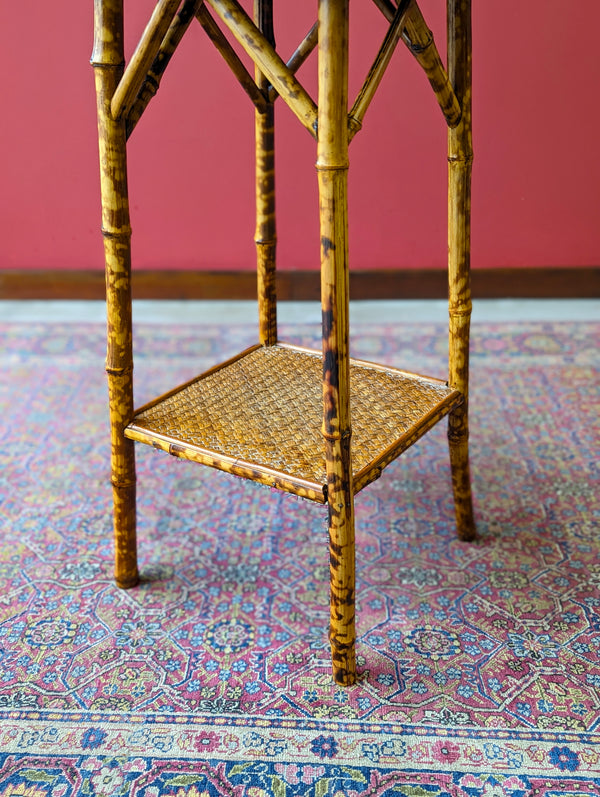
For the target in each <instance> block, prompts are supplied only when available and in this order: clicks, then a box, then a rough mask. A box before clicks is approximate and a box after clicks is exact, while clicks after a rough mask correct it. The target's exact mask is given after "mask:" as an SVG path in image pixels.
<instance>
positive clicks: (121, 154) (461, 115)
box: [92, 0, 476, 686]
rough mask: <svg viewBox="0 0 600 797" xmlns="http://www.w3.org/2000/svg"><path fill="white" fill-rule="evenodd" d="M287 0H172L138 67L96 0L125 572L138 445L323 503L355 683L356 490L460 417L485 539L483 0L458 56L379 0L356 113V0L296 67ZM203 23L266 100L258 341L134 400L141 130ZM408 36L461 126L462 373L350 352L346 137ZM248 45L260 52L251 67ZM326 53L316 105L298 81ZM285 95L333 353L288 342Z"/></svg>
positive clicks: (339, 676)
mask: <svg viewBox="0 0 600 797" xmlns="http://www.w3.org/2000/svg"><path fill="white" fill-rule="evenodd" d="M273 1H274V0H254V12H253V18H251V17H250V16H249V15H248V13H246V11H245V10H244V9H243V8H242V6H241V5H240V4H239V2H238V0H158V2H157V3H156V6H155V9H154V11H153V13H152V15H151V18H150V20H149V22H148V25H147V27H146V29H145V31H144V32H143V34H142V37H141V40H140V43H139V44H138V46H137V48H136V49H135V52H134V53H133V55H132V57H131V59H130V61H129V63H128V64H127V65H126V64H125V57H124V46H123V38H124V37H123V3H124V0H93V2H94V49H93V52H92V65H93V67H94V73H95V83H96V96H97V108H98V138H99V154H100V182H101V194H102V234H103V237H104V248H105V259H106V297H107V319H108V325H107V340H108V346H107V359H106V371H107V375H108V392H109V415H110V429H111V474H112V475H111V481H112V486H113V500H114V536H115V579H116V582H117V584H118V585H119V586H120V587H123V588H130V587H133V586H135V585H136V584H137V583H138V581H139V573H138V567H137V543H136V475H135V449H134V443H135V442H142V443H146V444H149V445H152V446H154V447H156V448H159V449H162V450H165V451H167V452H169V453H170V454H172V455H174V456H176V457H182V458H186V459H189V460H193V461H196V462H199V463H201V464H204V465H209V466H211V467H215V468H219V469H221V470H224V471H227V472H230V473H233V474H236V475H238V476H242V477H244V478H248V479H253V480H255V481H258V482H261V483H263V484H267V485H269V486H271V487H274V488H278V489H281V490H284V491H287V492H290V493H294V494H296V495H298V496H302V497H304V498H307V499H309V500H313V501H316V502H319V503H323V504H326V505H327V508H328V515H329V558H330V632H329V638H330V642H331V660H332V672H333V677H334V679H335V681H336V682H337V683H339V684H341V685H344V686H349V685H351V684H353V683H354V682H355V680H356V659H355V645H356V631H355V617H354V603H355V540H354V534H355V531H354V496H355V494H356V493H357V492H358V491H359V490H361V489H363V488H364V487H365V486H366V485H368V484H369V483H370V482H372V481H373V480H374V479H376V478H378V477H379V476H380V475H381V473H382V470H383V469H384V468H385V467H386V466H387V465H389V464H390V463H391V462H392V461H393V460H394V459H395V458H396V457H398V456H399V455H400V454H401V453H402V452H403V451H405V450H406V449H407V448H408V447H409V446H410V445H412V444H413V443H414V442H416V441H417V440H418V439H419V438H420V437H421V436H422V435H423V434H425V433H426V432H427V431H428V430H429V429H431V428H432V427H433V426H434V425H435V424H436V423H438V422H439V421H441V420H442V419H443V418H444V417H446V416H447V417H448V440H449V448H450V465H451V471H452V485H453V492H454V499H455V507H456V522H457V532H458V536H459V538H461V539H463V540H470V539H473V538H474V537H475V535H476V530H475V524H474V519H473V508H472V501H471V488H470V476H469V459H468V379H469V325H470V314H471V298H470V279H469V270H470V179H471V166H472V158H473V156H472V135H471V0H446V2H447V19H448V24H447V43H448V64H447V68H446V67H445V66H444V64H443V63H442V60H441V58H440V55H439V53H438V50H437V48H436V45H435V42H434V39H433V34H432V33H431V31H430V30H429V28H428V26H427V24H426V22H425V20H424V18H423V15H422V13H421V10H420V8H419V6H418V4H417V1H416V0H396V2H392V0H373V2H374V3H375V5H376V6H377V7H378V8H379V9H380V11H381V12H382V14H383V15H384V16H385V18H386V19H387V20H388V23H389V27H388V30H387V33H386V35H385V37H384V40H383V42H382V44H381V47H380V49H379V51H378V52H377V53H376V55H375V58H374V61H373V65H372V67H371V69H370V70H369V72H368V74H367V76H366V78H365V81H364V84H363V86H362V88H361V90H360V91H359V93H358V95H357V97H356V99H355V101H354V103H353V104H352V106H351V107H350V108H349V103H348V53H349V42H348V35H349V33H348V32H349V26H348V12H349V0H319V2H318V18H317V21H316V23H315V24H314V25H313V26H312V27H311V29H310V30H309V31H308V33H306V34H305V35H304V37H303V38H302V39H301V40H300V43H299V45H298V47H297V48H296V50H295V52H294V53H293V54H292V56H291V57H290V58H289V59H288V61H287V62H286V61H284V59H283V58H282V57H281V56H280V55H279V53H278V52H277V49H276V46H275V34H274V30H273ZM365 1H366V0H365ZM209 7H210V10H209ZM194 19H196V20H197V21H198V22H199V24H200V25H201V26H202V28H203V29H204V31H205V32H206V34H207V36H208V39H209V40H210V41H211V42H212V44H213V45H214V46H215V47H216V49H217V50H218V52H219V53H220V54H221V55H222V57H223V59H224V61H225V63H226V64H227V65H228V66H229V68H230V70H231V72H232V74H233V75H234V77H235V78H236V79H237V81H238V82H239V84H240V85H241V87H242V89H243V90H244V92H245V93H246V95H247V96H248V97H249V98H250V100H251V101H252V103H253V104H254V117H255V137H256V231H255V243H256V260H257V297H258V343H257V345H255V346H253V347H251V348H250V349H247V350H245V351H243V352H241V353H240V354H238V355H237V356H235V357H233V358H232V359H230V360H228V361H227V362H225V363H221V364H219V365H216V366H215V367H214V368H212V369H210V370H209V371H207V372H206V373H204V374H201V375H200V376H198V377H196V378H195V379H193V380H191V381H190V382H188V383H186V384H185V385H180V386H179V387H177V388H174V389H173V390H171V391H170V392H168V393H167V394H165V395H163V396H161V397H159V398H157V399H155V400H154V401H152V402H150V403H149V404H147V405H145V406H144V407H141V408H140V409H138V410H134V405H133V348H132V323H131V252H130V238H131V227H130V220H129V201H128V187H127V141H128V139H129V137H130V136H131V134H132V133H133V131H134V129H135V127H136V125H137V124H138V122H139V120H140V119H141V117H142V115H143V113H144V111H145V109H146V108H147V107H148V104H149V103H150V101H151V100H152V97H154V96H155V94H156V92H157V91H158V88H159V86H160V82H161V79H162V76H163V74H164V72H165V70H166V68H167V67H168V64H169V63H170V61H171V58H172V56H173V54H174V52H175V51H176V49H177V47H178V45H179V43H180V42H181V40H182V39H183V37H184V35H185V33H186V31H187V30H188V28H189V26H190V24H192V21H193V20H194ZM222 26H225V28H227V29H228V32H229V34H231V36H232V37H233V39H234V44H235V42H237V45H235V46H234V44H231V43H230V40H229V39H228V38H227V37H226V35H225V34H224V33H223V27H222ZM401 41H402V42H404V44H405V45H406V46H407V47H408V48H409V49H410V51H411V52H412V54H413V55H414V57H415V58H416V60H417V62H418V63H419V64H420V65H421V67H422V68H423V70H424V72H425V74H426V76H427V79H428V80H429V83H430V85H431V87H432V89H433V92H434V96H435V98H436V101H437V103H438V104H439V106H440V108H441V110H442V113H443V116H444V119H445V121H446V124H447V127H448V161H449V170H448V255H449V257H448V285H449V315H450V323H449V342H450V345H449V369H448V379H447V381H446V380H441V379H434V378H431V377H424V376H420V375H417V374H411V373H407V372H404V371H400V370H398V369H396V368H392V367H389V366H383V365H379V364H376V363H368V362H365V361H360V360H355V359H353V358H351V357H350V354H349V314H348V306H349V287H348V286H349V271H348V269H349V264H348V220H347V172H348V166H349V154H348V146H349V143H350V141H351V140H352V138H353V137H354V136H355V135H356V134H357V133H358V132H359V130H360V129H361V127H362V125H363V122H364V119H365V116H366V113H367V110H368V107H369V105H370V103H371V100H372V99H373V97H374V95H375V93H376V91H377V88H378V86H379V84H380V83H381V80H382V79H383V78H384V74H385V71H386V69H387V68H388V66H389V64H390V62H391V59H392V56H393V53H394V51H395V49H396V47H397V45H398V44H399V43H400V42H401ZM236 46H239V47H240V48H241V49H243V50H245V52H246V53H247V55H249V56H250V58H251V60H252V62H253V63H254V66H255V72H254V75H251V74H250V72H249V71H248V70H247V69H246V67H245V66H244V64H243V62H242V60H241V59H240V57H239V55H238V52H237V51H236ZM315 49H317V50H318V61H319V72H318V75H319V76H318V97H317V99H316V101H315V100H314V99H313V98H311V97H310V95H309V94H308V92H307V91H306V90H305V89H304V87H303V86H302V85H301V83H300V82H299V80H298V79H297V78H296V73H297V71H298V69H299V67H300V66H301V65H302V63H304V61H305V60H306V59H307V58H308V57H309V56H310V54H311V53H312V52H313V51H314V50H315ZM279 97H281V99H282V100H283V101H284V102H285V103H286V104H287V105H288V106H289V107H290V109H291V110H292V112H293V113H294V114H295V115H296V117H297V118H298V120H299V121H300V123H301V124H302V125H303V126H304V127H305V129H307V130H308V132H309V133H310V134H311V135H312V136H313V137H314V138H315V140H316V145H317V146H316V155H317V158H316V169H317V176H318V186H319V208H320V211H319V212H320V240H321V305H322V317H323V324H322V350H321V351H314V350H310V349H304V348H300V347H296V346H291V345H288V344H285V343H282V342H281V341H280V340H279V337H278V331H277V297H276V290H275V285H276V279H275V274H276V271H275V260H276V257H275V256H276V244H277V230H276V218H275V160H274V151H275V146H274V143H275V119H274V104H275V102H276V100H277V99H278V98H279Z"/></svg>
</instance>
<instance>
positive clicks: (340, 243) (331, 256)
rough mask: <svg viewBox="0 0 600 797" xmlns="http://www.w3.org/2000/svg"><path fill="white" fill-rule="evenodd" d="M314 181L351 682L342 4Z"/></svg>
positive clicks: (338, 579) (332, 478) (334, 602)
mask: <svg viewBox="0 0 600 797" xmlns="http://www.w3.org/2000/svg"><path fill="white" fill-rule="evenodd" d="M318 107H319V125H318V139H317V173H318V178H319V212H320V233H321V310H322V313H323V436H324V439H325V464H326V470H327V498H328V507H329V557H330V578H331V595H330V598H331V619H330V632H329V637H330V642H331V656H332V663H333V677H334V679H335V681H336V682H337V683H339V684H343V685H344V686H348V685H350V684H353V683H354V681H355V680H356V661H355V641H356V632H355V627H354V626H355V620H354V599H355V596H354V581H355V575H354V567H355V565H354V558H355V552H354V496H353V493H352V459H351V449H350V440H351V436H352V428H351V422H350V382H349V376H350V374H349V356H350V352H349V319H348V297H349V288H348V280H349V276H348V111H347V108H348V0H336V1H335V2H327V0H320V2H319V103H318Z"/></svg>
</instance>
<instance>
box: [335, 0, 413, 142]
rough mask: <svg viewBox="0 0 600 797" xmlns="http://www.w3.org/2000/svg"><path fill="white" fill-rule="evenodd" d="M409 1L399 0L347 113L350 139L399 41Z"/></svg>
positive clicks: (356, 130)
mask: <svg viewBox="0 0 600 797" xmlns="http://www.w3.org/2000/svg"><path fill="white" fill-rule="evenodd" d="M410 3H411V0H400V3H399V4H398V8H397V9H396V12H395V14H394V17H393V19H392V21H391V23H390V27H389V30H388V32H387V34H386V36H385V39H384V40H383V44H382V45H381V47H380V48H379V52H378V53H377V57H376V58H375V61H374V62H373V66H372V67H371V69H370V70H369V74H368V75H367V79H366V80H365V82H364V85H363V87H362V88H361V90H360V92H359V94H358V97H357V98H356V100H355V102H354V105H353V106H352V109H351V111H350V113H349V114H348V121H349V124H350V130H349V135H350V138H351V139H352V138H354V136H355V135H356V134H357V133H358V131H359V130H360V129H361V127H362V120H363V118H364V116H365V113H366V112H367V109H368V107H369V105H370V104H371V100H372V99H373V97H374V96H375V92H376V91H377V89H378V87H379V84H380V83H381V80H382V78H383V75H384V73H385V70H386V69H387V67H388V65H389V63H390V61H391V59H392V55H393V54H394V50H395V49H396V45H397V44H398V42H399V41H400V37H401V35H402V26H403V24H404V20H405V17H406V12H407V11H408V8H409V6H410Z"/></svg>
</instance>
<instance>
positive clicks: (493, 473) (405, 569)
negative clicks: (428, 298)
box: [0, 324, 600, 797]
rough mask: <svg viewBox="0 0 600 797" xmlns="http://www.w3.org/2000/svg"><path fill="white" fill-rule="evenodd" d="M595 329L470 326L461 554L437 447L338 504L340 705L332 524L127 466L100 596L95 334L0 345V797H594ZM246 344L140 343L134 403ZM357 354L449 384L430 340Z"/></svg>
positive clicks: (441, 435) (214, 476)
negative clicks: (344, 674) (350, 629)
mask: <svg viewBox="0 0 600 797" xmlns="http://www.w3.org/2000/svg"><path fill="white" fill-rule="evenodd" d="M599 332H600V325H594V324H525V325H495V326H483V325H481V326H477V327H475V330H474V335H473V348H472V432H471V440H472V470H473V483H474V492H475V498H476V511H477V518H478V527H479V531H480V539H479V540H478V541H477V542H476V543H462V542H459V541H458V540H457V539H456V537H455V528H454V518H453V506H452V495H451V487H450V474H449V464H448V454H447V449H446V441H445V430H444V427H445V424H442V425H440V427H437V428H436V429H435V430H433V431H432V432H430V433H429V435H428V436H427V437H426V438H424V439H423V440H422V441H421V442H420V443H419V444H418V445H417V446H415V447H414V448H412V449H410V450H409V451H408V452H407V453H406V454H405V455H403V456H402V457H401V458H400V459H399V460H397V461H396V462H395V463H394V464H393V465H391V466H390V467H389V468H388V469H387V470H386V471H385V473H384V475H383V476H382V478H381V479H380V480H379V481H378V482H375V483H374V484H373V485H371V486H370V487H368V488H366V490H365V491H364V492H362V493H360V494H359V496H357V500H356V517H357V570H358V572H357V577H358V587H357V593H358V594H357V598H358V605H357V619H358V628H357V631H358V634H359V643H358V654H359V671H360V680H359V683H358V684H357V685H356V686H355V687H352V688H350V689H342V688H339V687H336V686H335V685H334V684H333V682H332V680H331V676H330V662H329V649H328V643H327V624H328V584H327V579H328V569H327V537H326V517H325V510H324V509H323V508H322V507H318V506H316V505H314V504H309V503H308V502H303V501H301V500H295V499H294V498H292V497H291V496H288V495H284V494H281V493H276V492H274V491H271V490H269V489H267V488H264V487H260V486H258V485H256V484H253V483H248V482H243V481H241V480H237V479H235V478H234V477H231V476H227V475H225V474H222V473H219V472H216V471H211V470H209V469H204V468H201V467H200V466H197V465H194V464H193V463H188V462H183V461H178V460H174V459H172V458H170V457H168V456H167V455H166V454H163V453H161V452H156V451H153V450H152V449H150V448H148V447H145V446H140V447H138V449H137V454H138V475H139V490H138V518H139V550H140V566H141V573H142V584H141V585H140V586H139V587H138V588H136V589H134V590H130V591H127V592H124V591H120V590H118V589H117V588H116V587H115V586H114V584H113V581H112V540H111V517H110V513H111V497H110V485H109V472H108V462H109V440H108V423H107V411H106V385H105V380H104V375H103V358H104V329H103V328H102V326H100V325H67V324H57V325H53V326H49V325H41V324H40V325H36V324H32V325H16V324H15V325H4V326H0V333H1V334H2V338H3V344H4V345H3V354H2V355H1V363H2V372H3V373H2V379H1V381H0V399H1V408H2V415H1V418H0V424H1V427H2V441H3V445H2V448H1V450H0V465H1V471H0V523H1V531H0V585H1V591H0V797H7V795H23V796H24V797H42V796H43V797H63V795H65V796H68V795H106V797H108V796H109V795H125V794H130V793H131V794H136V795H138V794H139V795H147V797H157V796H158V795H163V794H164V795H174V797H212V796H213V795H233V796H234V797H246V796H247V797H268V796H269V795H275V796H276V797H284V795H285V796H286V797H287V795H315V797H324V796H325V795H332V796H333V795H335V797H342V796H344V797H346V796H347V797H366V795H372V796H373V797H375V795H377V796H382V795H390V796H391V795H404V796H405V797H504V796H505V795H506V796H507V797H529V795H532V796H533V795H536V797H538V796H539V797H567V796H569V795H575V794H577V795H579V796H580V797H581V796H582V795H584V796H585V795H588V797H591V795H598V794H599V793H600V777H599V775H598V773H599V772H600V747H599V744H598V742H599V737H598V735H597V729H598V726H599V723H600V556H599V552H600V537H599V534H598V528H599V491H598V483H599V481H598V473H597V468H598V458H597V457H598V450H597V447H598V440H599V434H598V432H599V430H598V381H597V374H598V371H597V365H598V362H597V348H596V341H597V340H598V339H599V337H600V335H599ZM314 334H315V330H314V329H313V328H310V329H309V328H304V327H301V326H297V327H293V328H288V329H287V330H284V334H282V338H283V339H286V340H294V341H295V342H298V343H301V344H307V345H314V344H315V341H314V339H313V335H314ZM398 340H402V341H403V343H402V346H401V345H400V344H399V343H397V341H398ZM253 342H254V330H253V329H250V328H248V327H238V328H233V329H229V330H226V329H223V328H218V327H211V326H202V327H197V328H196V329H195V330H194V329H191V330H190V329H189V328H187V329H186V330H183V329H181V328H178V327H173V326H142V327H140V328H138V329H137V331H136V347H137V349H138V351H137V353H136V358H137V360H136V377H137V388H136V390H137V395H136V404H137V405H138V406H139V405H141V404H143V403H144V402H146V401H147V400H149V399H150V398H152V397H153V396H155V395H158V394H159V393H161V392H164V391H165V390H167V389H170V388H171V387H173V386H174V385H176V384H179V383H181V382H183V381H184V380H186V379H189V378H191V377H192V376H194V375H195V374H197V373H200V372H201V371H202V370H204V369H205V368H207V367H209V366H210V365H213V364H214V363H215V362H218V361H220V360H222V359H224V358H226V357H228V356H230V355H231V354H233V353H234V352H236V351H239V350H241V349H242V348H243V347H244V346H245V345H249V344H251V343H253ZM353 354H354V355H355V356H359V357H363V358H365V359H372V360H377V361H383V362H389V363H390V364H392V365H396V366H398V367H401V368H406V369H408V370H414V371H417V372H420V373H427V374H430V375H432V376H443V374H444V363H445V359H446V351H445V331H444V330H443V329H442V328H440V327H435V326H432V325H414V326H412V327H401V326H400V325H397V326H394V325H385V326H383V325H363V326H360V327H358V329H357V330H355V340H354V349H353Z"/></svg>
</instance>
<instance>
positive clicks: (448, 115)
mask: <svg viewBox="0 0 600 797" xmlns="http://www.w3.org/2000/svg"><path fill="white" fill-rule="evenodd" d="M373 2H374V3H375V5H376V6H377V7H378V8H379V10H380V11H381V12H382V14H383V15H384V17H385V18H386V19H387V20H388V22H392V20H393V19H394V16H395V14H396V6H395V5H394V4H393V3H392V2H391V0H373ZM402 38H403V39H404V42H405V44H406V45H407V46H408V48H409V50H410V51H411V52H412V54H413V55H414V56H415V58H416V60H417V61H418V62H419V64H420V65H421V67H422V68H423V70H424V71H425V74H426V75H427V78H428V80H429V83H430V84H431V87H432V89H433V91H434V94H435V96H436V98H437V101H438V104H439V106H440V108H441V110H442V113H443V114H444V117H445V119H446V122H447V123H448V125H449V127H455V126H456V125H457V124H458V122H459V121H460V113H461V111H460V103H459V102H458V100H457V98H456V96H455V94H454V89H453V88H452V83H451V82H450V79H449V77H448V74H447V72H446V70H445V69H444V65H443V63H442V59H441V58H440V54H439V52H438V50H437V47H436V46H435V41H434V39H433V34H432V32H431V31H430V30H429V28H428V27H427V23H426V22H425V20H424V19H423V15H422V14H421V10H420V8H419V6H418V5H417V3H416V0H411V3H410V6H409V8H408V10H407V13H406V16H405V25H404V31H403V34H402Z"/></svg>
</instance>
